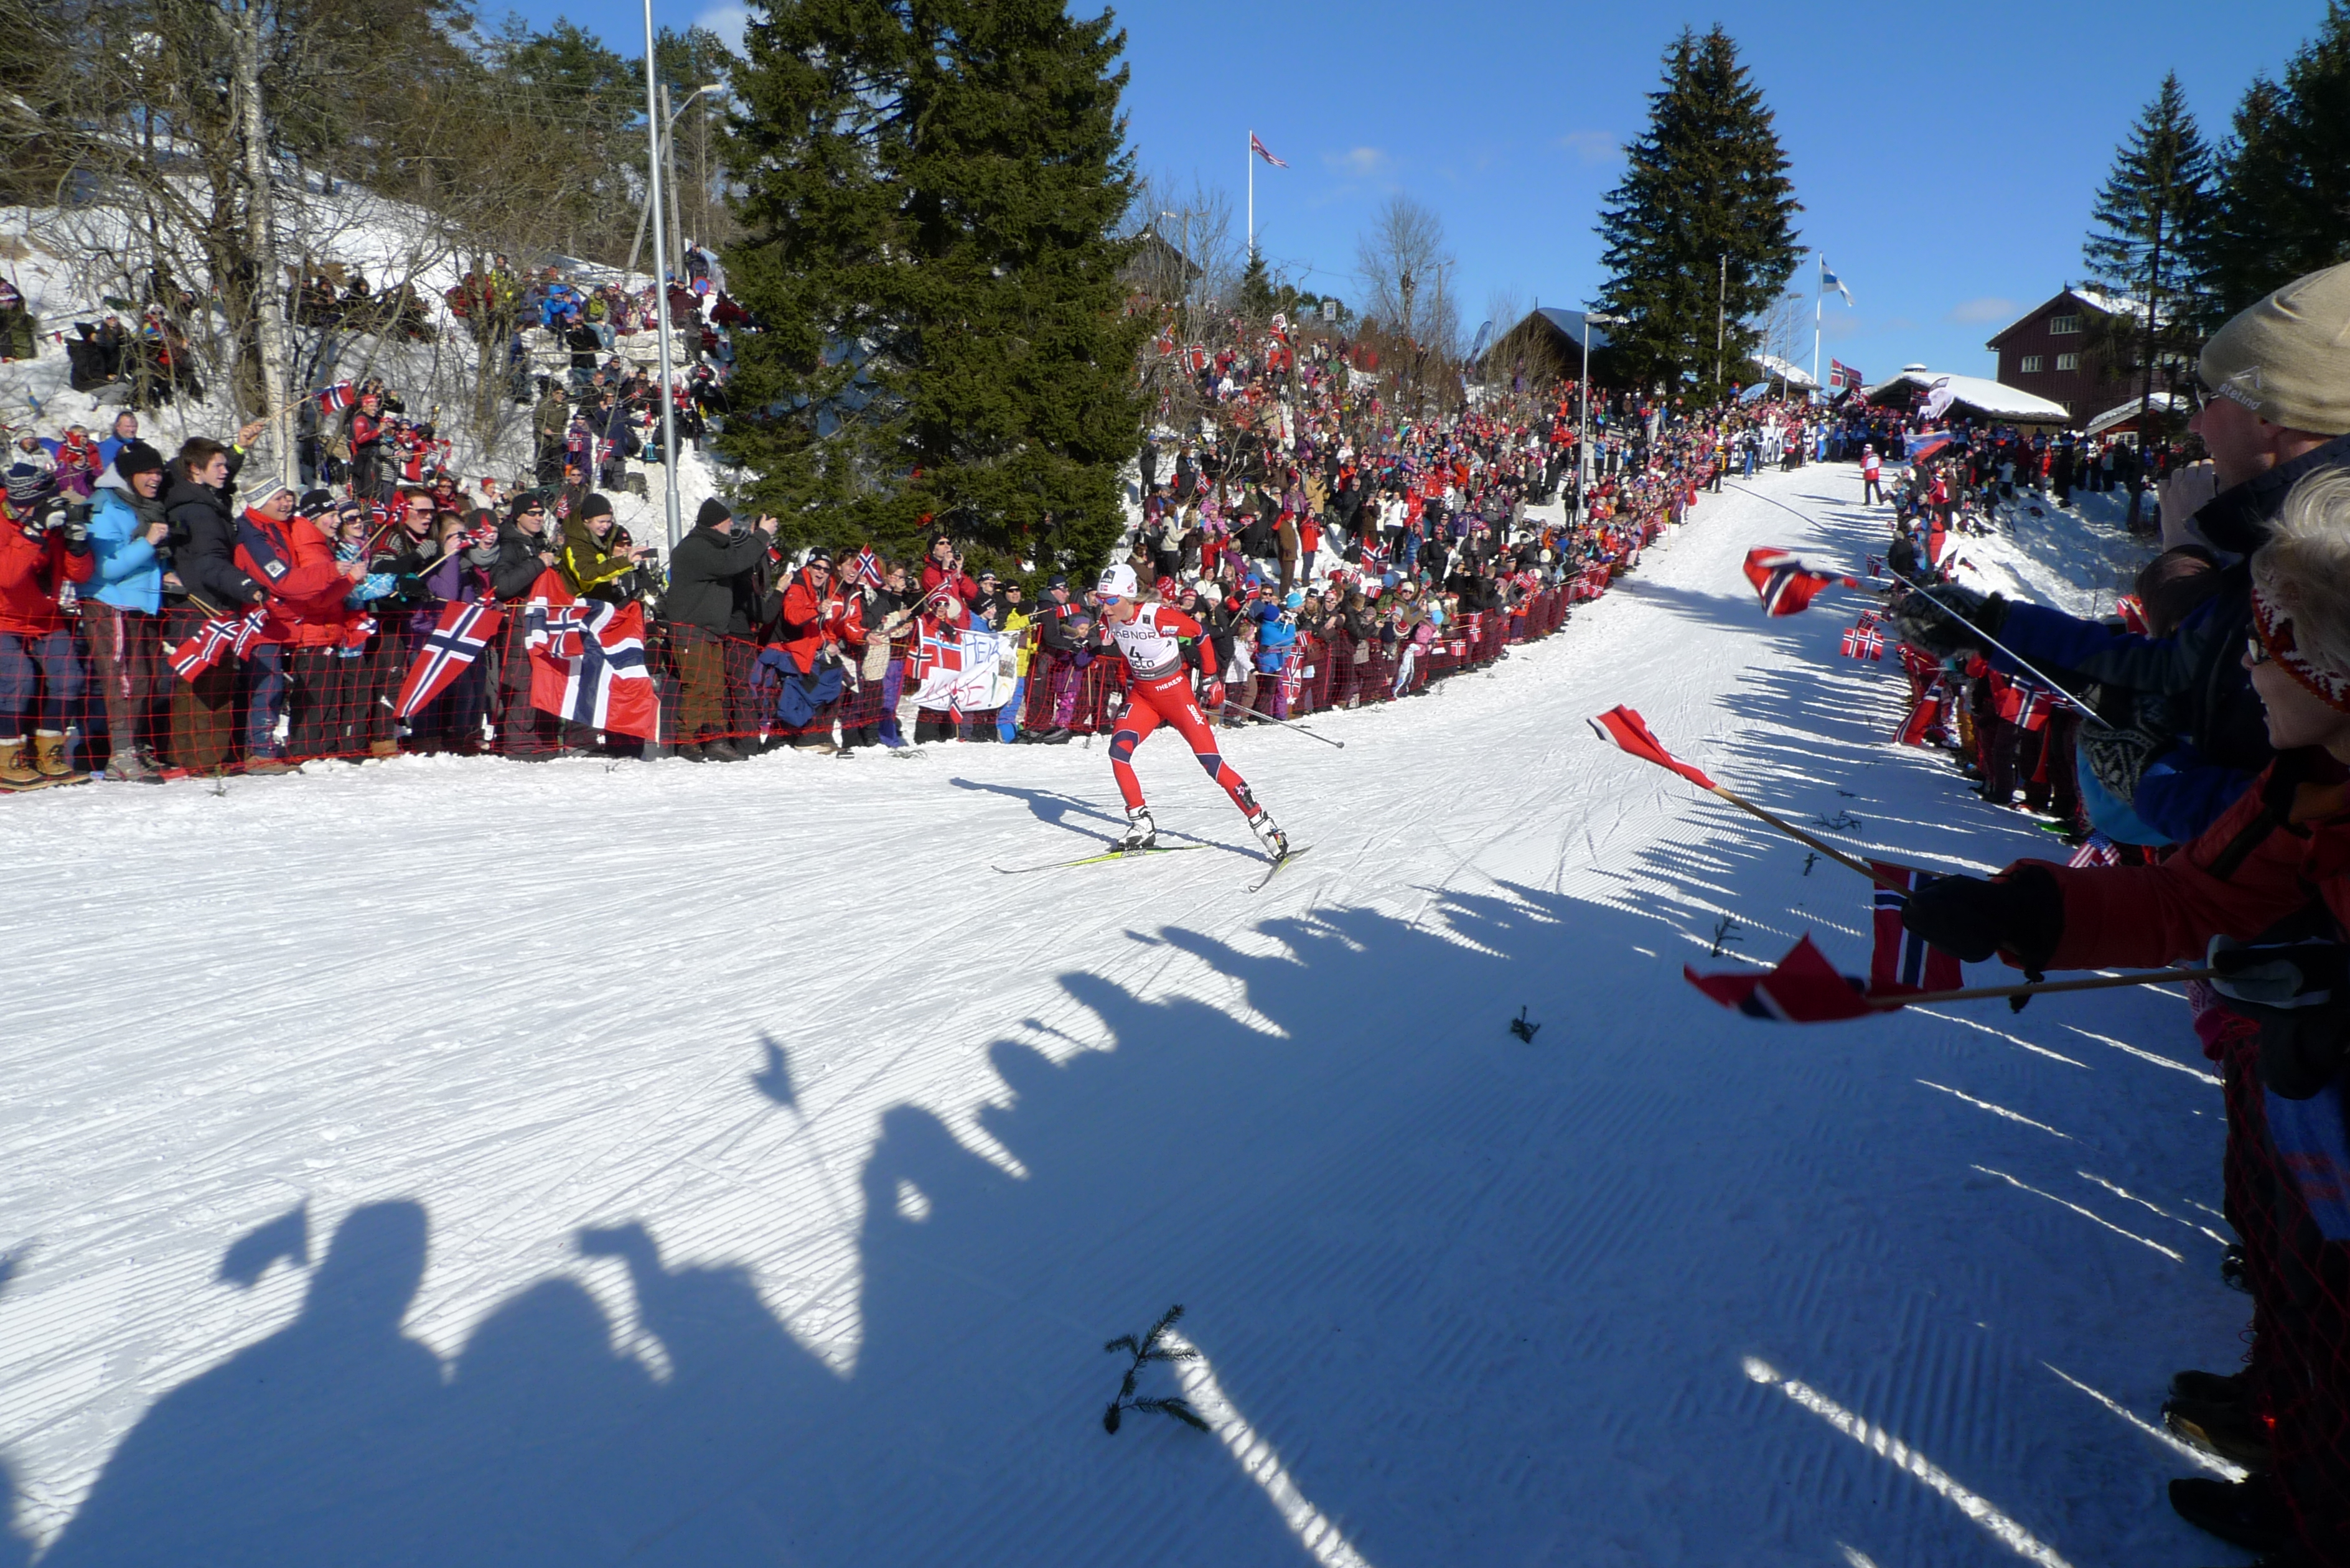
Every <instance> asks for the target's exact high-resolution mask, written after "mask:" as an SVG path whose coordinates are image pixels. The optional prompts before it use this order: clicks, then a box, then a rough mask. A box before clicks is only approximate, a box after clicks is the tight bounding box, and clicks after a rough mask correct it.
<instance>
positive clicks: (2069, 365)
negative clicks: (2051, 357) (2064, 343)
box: [2056, 354, 2081, 370]
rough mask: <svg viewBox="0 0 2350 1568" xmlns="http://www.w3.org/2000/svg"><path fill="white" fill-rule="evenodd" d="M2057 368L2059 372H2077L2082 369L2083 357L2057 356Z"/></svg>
mask: <svg viewBox="0 0 2350 1568" xmlns="http://www.w3.org/2000/svg"><path fill="white" fill-rule="evenodd" d="M2056 368H2057V369H2059V370H2077V369H2080V368H2081V357H2080V356H2079V355H2078V354H2059V355H2057V356H2056Z"/></svg>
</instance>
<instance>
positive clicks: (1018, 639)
mask: <svg viewBox="0 0 2350 1568" xmlns="http://www.w3.org/2000/svg"><path fill="white" fill-rule="evenodd" d="M1021 597H1022V595H1021V592H1020V585H1019V584H1018V583H1017V582H1010V583H1006V584H1004V585H1003V593H1002V595H1001V596H1000V598H1001V601H1002V605H1003V608H1002V609H1001V610H1000V612H999V613H998V620H997V626H996V629H997V630H999V631H1001V632H1003V635H1004V636H1005V637H1008V638H1010V639H1012V646H1013V649H1014V659H1017V660H1018V662H1017V663H1015V664H1014V666H1013V667H1012V672H1013V675H1014V680H1013V682H1012V695H1011V697H1010V698H1009V699H1008V700H1007V701H1005V702H1004V704H1003V708H1002V709H1001V710H999V711H997V713H996V717H995V732H996V733H997V734H999V735H1001V736H1003V739H1004V740H1005V741H1006V742H1013V741H1016V740H1018V739H1019V738H1020V711H1021V710H1022V709H1023V708H1024V707H1026V706H1027V698H1028V660H1029V659H1030V658H1032V657H1033V655H1034V646H1033V645H1034V644H1035V640H1036V639H1035V638H1033V637H1031V636H1030V635H1029V631H1028V628H1030V627H1032V626H1034V625H1035V617H1034V616H1032V615H1030V614H1029V613H1028V607H1027V606H1026V605H1024V604H1022V603H1021V602H1020V601H1021Z"/></svg>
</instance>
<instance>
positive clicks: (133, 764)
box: [106, 746, 163, 784]
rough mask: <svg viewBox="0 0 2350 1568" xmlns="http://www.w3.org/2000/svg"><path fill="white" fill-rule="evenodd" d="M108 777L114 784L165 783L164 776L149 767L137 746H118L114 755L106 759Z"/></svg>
mask: <svg viewBox="0 0 2350 1568" xmlns="http://www.w3.org/2000/svg"><path fill="white" fill-rule="evenodd" d="M106 776H107V778H108V780H109V782H111V783H114V784H161V783H162V782H163V775H162V774H160V773H157V772H156V771H155V770H154V769H153V768H151V767H150V766H148V764H147V759H146V758H144V757H142V756H140V754H139V751H138V748H137V747H135V746H117V747H116V748H115V749H114V755H112V756H110V757H109V758H107V759H106Z"/></svg>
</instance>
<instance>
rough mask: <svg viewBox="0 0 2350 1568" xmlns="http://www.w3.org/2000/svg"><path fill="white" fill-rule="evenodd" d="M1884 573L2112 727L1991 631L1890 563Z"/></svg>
mask: <svg viewBox="0 0 2350 1568" xmlns="http://www.w3.org/2000/svg"><path fill="white" fill-rule="evenodd" d="M1885 575H1886V576H1888V577H1891V578H1892V579H1893V580H1894V581H1895V582H1897V583H1903V584H1907V585H1908V588H1909V591H1910V592H1911V593H1914V594H1916V595H1917V596H1918V597H1919V598H1922V599H1924V600H1925V601H1926V602H1927V603H1928V604H1929V605H1932V606H1933V607H1935V608H1936V609H1938V610H1940V611H1941V612H1942V613H1943V614H1944V615H1946V616H1949V617H1950V618H1951V619H1952V620H1954V621H1957V622H1958V623H1959V624H1960V626H1962V627H1965V628H1967V629H1968V630H1969V631H1970V632H1973V633H1974V634H1975V635H1976V636H1977V637H1979V638H1981V639H1983V640H1984V641H1985V642H1988V643H1990V644H1991V646H1992V647H1993V648H1996V649H1999V650H2000V651H2001V652H2002V653H2004V654H2006V655H2007V656H2008V657H2009V658H2010V659H2013V660H2015V661H2016V662H2017V663H2018V664H2021V665H2022V666H2023V668H2024V669H2026V670H2030V671H2031V672H2032V673H2033V675H2034V676H2037V677H2038V678H2039V680H2040V682H2041V684H2042V685H2043V686H2045V687H2047V688H2048V689H2049V690H2050V691H2054V692H2055V693H2056V695H2057V696H2059V697H2062V698H2063V699H2064V701H2067V702H2070V703H2071V704H2073V706H2074V707H2075V708H2078V709H2079V710H2080V711H2081V713H2082V716H2083V717H2085V718H2086V719H2087V720H2088V722H2090V723H2092V724H2095V726H2096V727H2097V728H2098V729H2100V730H2110V729H2112V728H2113V726H2112V725H2111V724H2108V723H2106V722H2105V721H2104V720H2103V719H2100V718H2099V717H2097V711H2096V710H2095V708H2092V707H2090V706H2089V705H2088V704H2087V703H2086V702H2084V701H2081V700H2080V699H2079V698H2078V697H2075V696H2074V695H2073V694H2072V693H2071V692H2070V691H2065V690H2064V687H2063V686H2061V685H2059V684H2057V683H2056V682H2055V681H2054V680H2049V679H2048V677H2047V676H2045V675H2043V674H2042V673H2041V671H2040V667H2039V666H2038V665H2035V664H2033V662H2032V660H2030V659H2026V658H2024V657H2023V655H2022V654H2020V653H2018V652H2016V651H2015V649H2012V648H2010V647H2008V646H2007V644H2005V643H2003V642H2002V641H2000V639H1997V638H1995V637H1993V636H1992V635H1991V633H1989V632H1987V631H1985V630H1984V629H1983V628H1981V627H1979V626H1977V625H1976V624H1975V623H1974V622H1972V621H1970V620H1969V619H1968V618H1966V617H1964V616H1962V615H1960V613H1959V612H1958V611H1956V610H1954V609H1952V608H1951V607H1950V606H1948V605H1946V604H1944V603H1943V602H1942V601H1941V600H1939V599H1938V598H1936V597H1934V596H1933V595H1931V594H1929V593H1928V592H1927V591H1926V590H1925V589H1924V588H1922V587H1918V585H1917V584H1916V583H1913V582H1910V581H1909V579H1908V578H1907V577H1905V576H1902V575H1901V574H1900V573H1898V572H1897V571H1895V570H1894V569H1893V567H1892V566H1891V565H1889V564H1888V565H1887V566H1886V568H1885Z"/></svg>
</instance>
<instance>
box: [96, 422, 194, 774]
mask: <svg viewBox="0 0 2350 1568" xmlns="http://www.w3.org/2000/svg"><path fill="white" fill-rule="evenodd" d="M171 532H172V530H171V527H170V525H169V524H166V523H165V522H164V521H163V454H162V453H161V452H157V451H156V450H155V449H154V448H153V447H151V446H149V445H148V444H147V443H146V442H144V441H135V440H134V441H125V442H123V443H122V444H121V445H120V447H118V448H117V449H116V451H115V454H114V462H112V463H111V464H109V466H108V468H107V470H106V472H103V473H101V474H99V476H98V485H97V488H96V489H94V490H93V491H91V493H90V510H89V548H90V555H91V557H92V565H93V567H94V570H93V573H92V576H91V579H90V582H89V584H88V587H85V588H84V589H83V591H82V597H81V623H82V627H83V629H84V630H85V631H86V632H88V636H89V651H90V658H91V660H92V662H94V663H95V664H96V666H97V668H98V682H99V689H100V695H101V696H102V697H103V699H104V700H105V703H106V735H107V743H108V746H109V752H110V754H109V757H108V758H107V763H106V776H107V777H108V778H109V779H117V780H123V781H128V782H131V783H138V784H161V783H162V782H163V776H162V774H161V772H159V771H158V769H157V765H156V758H155V754H154V751H153V747H154V744H155V741H156V731H155V719H156V713H155V705H156V698H157V696H158V694H159V693H160V692H161V691H166V690H168V689H167V688H165V687H163V686H162V685H161V670H162V645H163V627H162V620H161V616H162V613H163V556H162V547H163V543H164V541H165V540H166V539H167V538H169V537H170V535H171Z"/></svg>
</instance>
